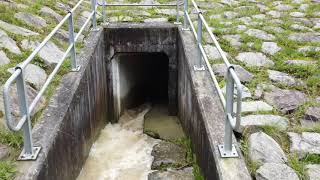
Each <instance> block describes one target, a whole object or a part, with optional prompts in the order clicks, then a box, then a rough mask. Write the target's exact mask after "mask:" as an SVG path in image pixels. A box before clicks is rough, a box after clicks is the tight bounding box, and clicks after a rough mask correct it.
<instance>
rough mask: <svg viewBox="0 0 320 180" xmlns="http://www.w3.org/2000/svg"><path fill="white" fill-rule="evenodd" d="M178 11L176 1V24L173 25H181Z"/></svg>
mask: <svg viewBox="0 0 320 180" xmlns="http://www.w3.org/2000/svg"><path fill="white" fill-rule="evenodd" d="M179 10H180V4H179V0H177V4H176V11H177V14H176V22H174V24H181V23H180V19H179V18H180V14H179Z"/></svg>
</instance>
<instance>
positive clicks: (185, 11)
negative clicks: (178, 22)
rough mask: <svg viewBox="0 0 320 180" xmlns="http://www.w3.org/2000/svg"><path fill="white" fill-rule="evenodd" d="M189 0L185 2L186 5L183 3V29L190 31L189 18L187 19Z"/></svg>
mask: <svg viewBox="0 0 320 180" xmlns="http://www.w3.org/2000/svg"><path fill="white" fill-rule="evenodd" d="M188 6H189V5H188V0H184V3H183V7H184V8H183V11H184V13H183V14H184V17H183V28H182V30H185V31H187V30H189V27H188V19H187V18H188V17H187V13H188Z"/></svg>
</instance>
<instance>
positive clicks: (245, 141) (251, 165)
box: [240, 136, 261, 177]
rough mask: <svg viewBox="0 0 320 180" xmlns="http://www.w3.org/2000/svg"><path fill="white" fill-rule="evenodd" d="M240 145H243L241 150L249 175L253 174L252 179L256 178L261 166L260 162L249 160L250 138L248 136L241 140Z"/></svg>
mask: <svg viewBox="0 0 320 180" xmlns="http://www.w3.org/2000/svg"><path fill="white" fill-rule="evenodd" d="M240 144H241V146H240V149H241V151H242V153H243V156H244V158H245V161H246V164H247V168H248V170H249V173H250V174H251V176H252V177H254V176H255V174H256V172H257V170H258V168H259V167H260V165H261V164H259V163H258V162H255V161H251V160H250V159H249V155H248V151H249V148H248V137H247V136H245V137H244V138H243V139H241V140H240Z"/></svg>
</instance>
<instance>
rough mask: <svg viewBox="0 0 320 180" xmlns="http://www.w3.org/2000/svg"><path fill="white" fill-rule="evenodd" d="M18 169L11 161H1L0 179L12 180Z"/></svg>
mask: <svg viewBox="0 0 320 180" xmlns="http://www.w3.org/2000/svg"><path fill="white" fill-rule="evenodd" d="M15 171H16V169H15V168H14V164H13V163H12V162H10V161H0V179H2V180H11V179H13V177H14V173H15Z"/></svg>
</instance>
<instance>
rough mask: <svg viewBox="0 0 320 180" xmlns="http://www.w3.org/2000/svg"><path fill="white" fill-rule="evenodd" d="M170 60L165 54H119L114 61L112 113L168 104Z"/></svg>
mask: <svg viewBox="0 0 320 180" xmlns="http://www.w3.org/2000/svg"><path fill="white" fill-rule="evenodd" d="M168 67H169V59H168V57H167V56H166V55H165V54H164V53H119V54H116V55H115V56H114V58H113V59H112V69H111V71H112V72H111V73H112V80H111V81H112V87H113V89H112V91H113V93H112V94H113V100H114V110H113V112H118V115H121V113H122V112H123V110H125V109H132V108H135V107H138V106H139V105H142V104H143V103H151V104H164V105H167V104H168V78H169V76H168V73H169V72H168V70H169V68H168Z"/></svg>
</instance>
